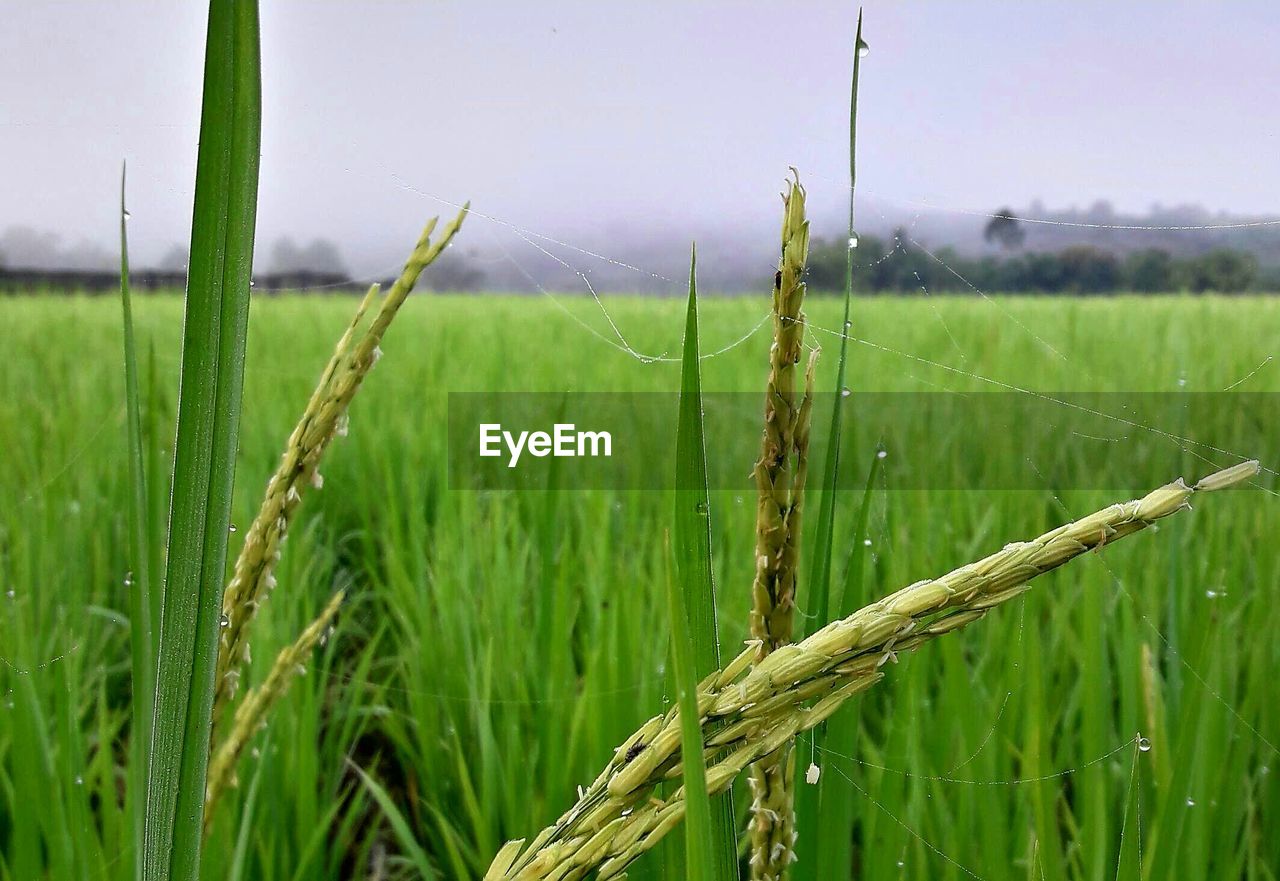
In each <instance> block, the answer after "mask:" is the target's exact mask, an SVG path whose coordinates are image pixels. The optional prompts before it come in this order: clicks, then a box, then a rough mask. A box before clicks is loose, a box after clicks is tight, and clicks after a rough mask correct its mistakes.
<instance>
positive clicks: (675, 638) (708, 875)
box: [667, 252, 738, 881]
mask: <svg viewBox="0 0 1280 881" xmlns="http://www.w3.org/2000/svg"><path fill="white" fill-rule="evenodd" d="M696 268H697V255H696V252H695V254H694V255H693V257H692V258H691V260H690V265H689V309H688V314H687V317H686V322H685V335H684V354H683V358H682V366H681V373H680V413H679V421H678V423H677V427H676V490H675V499H676V506H675V519H674V529H673V550H674V552H675V560H676V575H677V577H676V578H674V579H671V578H669V579H667V583H668V601H669V606H670V610H671V642H672V649H673V652H672V653H673V655H674V668H675V681H676V693H677V697H678V699H679V706H680V719H681V748H682V752H683V757H684V785H685V791H686V793H687V800H688V809H687V814H686V822H687V824H688V825H687V828H686V830H685V849H686V865H685V870H686V874H687V877H688V878H690V879H706V881H711V879H717V881H723V879H736V878H737V877H738V861H737V836H736V831H735V826H734V822H733V796H732V792H726V793H722V794H721V795H719V796H717V797H716V798H715V799H710V798H709V797H708V796H707V791H706V767H705V765H704V762H703V756H702V728H701V724H700V721H699V718H698V702H697V687H698V681H699V680H700V679H701V678H702V677H703V676H705V675H707V674H708V673H711V672H712V671H714V670H717V669H719V667H720V642H719V635H718V632H717V625H716V606H715V578H714V576H713V573H712V568H711V503H710V497H709V491H708V488H707V451H706V441H705V438H704V435H703V425H702V379H701V367H700V365H699V360H698V292H697V282H696V280H695V271H696Z"/></svg>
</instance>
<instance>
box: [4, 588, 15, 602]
mask: <svg viewBox="0 0 1280 881" xmlns="http://www.w3.org/2000/svg"><path fill="white" fill-rule="evenodd" d="M4 595H5V596H7V597H8V598H9V599H13V598H14V597H16V596H17V595H18V593H17V591H15V590H14V589H13V588H12V587H11V588H9V589H8V590H6V591H5V592H4Z"/></svg>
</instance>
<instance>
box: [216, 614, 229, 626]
mask: <svg viewBox="0 0 1280 881" xmlns="http://www.w3.org/2000/svg"><path fill="white" fill-rule="evenodd" d="M218 626H219V627H230V626H231V619H230V618H228V617H227V616H226V615H223V616H222V617H221V618H219V619H218Z"/></svg>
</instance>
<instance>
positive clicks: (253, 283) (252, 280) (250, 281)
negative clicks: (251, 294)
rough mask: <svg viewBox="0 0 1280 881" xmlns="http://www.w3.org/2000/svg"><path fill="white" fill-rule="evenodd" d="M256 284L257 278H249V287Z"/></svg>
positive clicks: (254, 286) (253, 286)
mask: <svg viewBox="0 0 1280 881" xmlns="http://www.w3.org/2000/svg"><path fill="white" fill-rule="evenodd" d="M257 286H258V282H257V279H253V278H251V279H249V287H251V288H256V287H257Z"/></svg>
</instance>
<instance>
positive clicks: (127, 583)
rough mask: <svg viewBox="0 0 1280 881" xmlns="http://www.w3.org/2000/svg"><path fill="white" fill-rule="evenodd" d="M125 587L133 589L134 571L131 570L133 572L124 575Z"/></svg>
mask: <svg viewBox="0 0 1280 881" xmlns="http://www.w3.org/2000/svg"><path fill="white" fill-rule="evenodd" d="M124 586H125V587H133V572H132V570H131V571H129V572H126V573H124Z"/></svg>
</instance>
